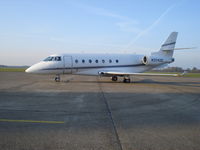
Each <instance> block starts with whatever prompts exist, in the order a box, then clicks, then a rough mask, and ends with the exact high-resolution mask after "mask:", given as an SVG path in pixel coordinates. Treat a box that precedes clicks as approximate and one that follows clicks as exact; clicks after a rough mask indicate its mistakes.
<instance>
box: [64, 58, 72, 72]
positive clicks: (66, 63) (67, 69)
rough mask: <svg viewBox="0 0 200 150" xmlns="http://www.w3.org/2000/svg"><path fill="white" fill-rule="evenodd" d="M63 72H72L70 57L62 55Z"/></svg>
mask: <svg viewBox="0 0 200 150" xmlns="http://www.w3.org/2000/svg"><path fill="white" fill-rule="evenodd" d="M64 68H65V69H64V73H67V74H70V73H72V57H71V56H64Z"/></svg>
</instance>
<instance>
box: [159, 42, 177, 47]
mask: <svg viewBox="0 0 200 150" xmlns="http://www.w3.org/2000/svg"><path fill="white" fill-rule="evenodd" d="M173 44H176V42H172V43H167V44H163V45H162V47H163V46H168V45H173Z"/></svg>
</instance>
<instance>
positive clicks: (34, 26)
mask: <svg viewBox="0 0 200 150" xmlns="http://www.w3.org/2000/svg"><path fill="white" fill-rule="evenodd" d="M199 18H200V1H198V0H167V1H164V0H151V1H150V0H123V1H122V0H101V1H100V0H69V1H68V0H57V1H56V0H54V1H50V0H32V1H31V0H0V20H1V21H0V64H5V65H32V64H34V63H36V62H38V61H40V60H41V59H43V58H44V57H46V56H48V55H50V54H54V53H68V52H69V53H77V52H81V53H82V52H83V53H87V52H89V53H137V54H147V55H148V54H150V53H151V52H153V51H157V50H159V48H160V45H161V44H162V43H163V42H164V41H165V39H166V38H167V36H168V35H169V34H170V32H172V31H178V32H179V36H178V40H177V45H176V47H199V43H200V19H199ZM174 57H175V59H176V61H175V63H173V64H172V65H171V66H180V67H184V68H187V67H193V66H195V67H198V68H200V60H199V58H200V48H197V49H194V50H184V51H176V52H175V54H174Z"/></svg>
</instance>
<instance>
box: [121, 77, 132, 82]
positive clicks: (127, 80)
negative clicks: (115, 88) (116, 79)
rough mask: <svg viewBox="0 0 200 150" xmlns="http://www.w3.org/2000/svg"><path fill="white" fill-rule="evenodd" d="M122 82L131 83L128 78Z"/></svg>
mask: <svg viewBox="0 0 200 150" xmlns="http://www.w3.org/2000/svg"><path fill="white" fill-rule="evenodd" d="M123 82H124V83H130V82H131V79H130V78H124V80H123Z"/></svg>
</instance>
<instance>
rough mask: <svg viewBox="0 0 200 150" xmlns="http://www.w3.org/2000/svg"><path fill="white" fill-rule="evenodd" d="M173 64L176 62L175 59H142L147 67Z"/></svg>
mask: <svg viewBox="0 0 200 150" xmlns="http://www.w3.org/2000/svg"><path fill="white" fill-rule="evenodd" d="M172 62H174V58H163V57H158V56H149V57H147V56H144V57H143V59H142V63H143V64H145V65H160V64H165V63H172Z"/></svg>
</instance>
